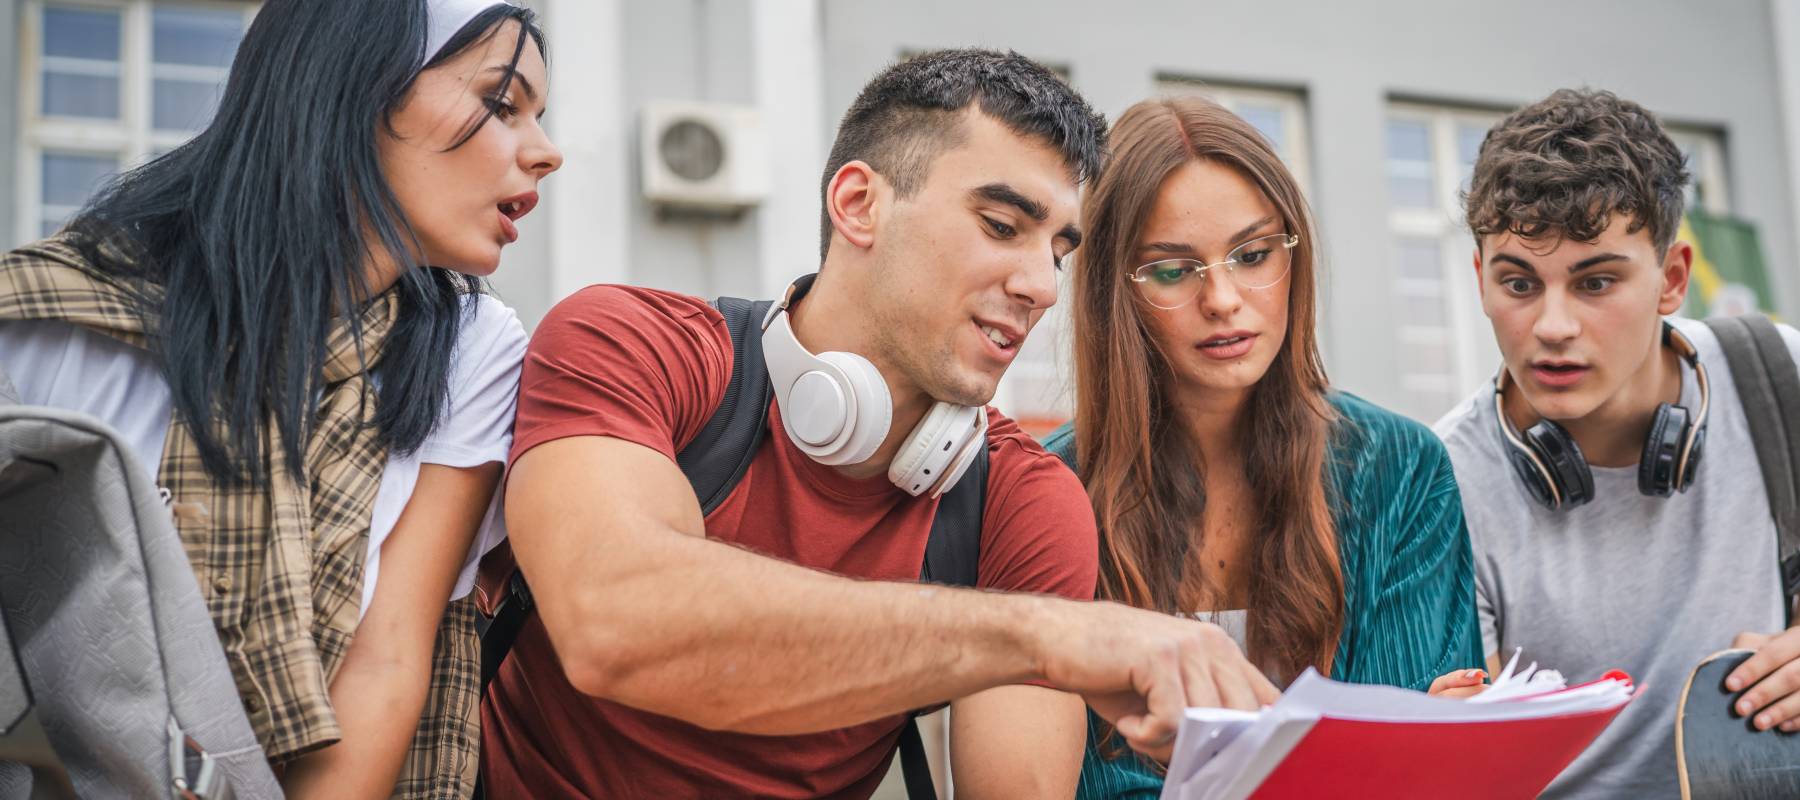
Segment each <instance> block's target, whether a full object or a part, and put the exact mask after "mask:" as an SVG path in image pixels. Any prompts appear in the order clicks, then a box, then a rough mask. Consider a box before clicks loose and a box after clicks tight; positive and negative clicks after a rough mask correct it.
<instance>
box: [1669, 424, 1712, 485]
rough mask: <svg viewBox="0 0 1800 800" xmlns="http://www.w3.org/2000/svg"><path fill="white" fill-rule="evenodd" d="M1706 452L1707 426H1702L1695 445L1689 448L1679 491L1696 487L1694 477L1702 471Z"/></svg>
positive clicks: (1698, 431) (1696, 436) (1682, 470)
mask: <svg viewBox="0 0 1800 800" xmlns="http://www.w3.org/2000/svg"><path fill="white" fill-rule="evenodd" d="M1705 450H1706V426H1705V425H1702V426H1700V430H1697V431H1695V432H1694V444H1693V446H1692V447H1689V448H1688V451H1687V464H1686V465H1684V466H1683V467H1682V468H1681V485H1680V486H1678V487H1676V489H1677V490H1679V491H1683V492H1685V491H1687V490H1688V487H1689V486H1693V485H1694V475H1695V473H1698V472H1699V471H1700V456H1701V454H1702V453H1703V452H1704V451H1705Z"/></svg>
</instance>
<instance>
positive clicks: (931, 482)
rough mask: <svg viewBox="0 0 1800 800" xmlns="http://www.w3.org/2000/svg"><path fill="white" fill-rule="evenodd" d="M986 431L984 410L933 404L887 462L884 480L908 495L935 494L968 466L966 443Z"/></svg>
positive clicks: (978, 439)
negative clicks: (886, 475)
mask: <svg viewBox="0 0 1800 800" xmlns="http://www.w3.org/2000/svg"><path fill="white" fill-rule="evenodd" d="M986 432H987V412H986V410H985V409H982V408H978V407H974V406H959V405H952V404H950V403H942V402H940V403H933V404H932V406H931V410H929V411H927V412H926V413H925V418H924V419H922V420H920V421H919V424H918V426H917V427H915V428H913V431H912V434H911V435H909V436H907V437H906V442H905V443H903V444H901V445H900V452H899V453H897V454H896V455H895V456H894V461H893V463H891V464H889V465H888V480H890V481H893V482H894V485H895V486H898V487H900V488H901V489H904V490H905V491H906V492H907V493H908V494H911V495H914V496H917V495H920V494H923V493H925V492H926V491H930V492H931V494H932V496H933V497H936V496H937V495H939V494H942V493H943V492H944V491H946V490H947V489H949V487H950V486H951V485H952V484H954V483H955V482H956V479H957V478H958V477H960V476H961V475H962V471H963V470H965V469H967V468H968V463H967V462H968V461H972V460H973V459H972V458H970V457H969V456H968V454H969V453H970V452H971V448H970V444H971V443H972V442H977V441H984V440H985V439H986V438H987V436H986Z"/></svg>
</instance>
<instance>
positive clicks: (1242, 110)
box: [1237, 103, 1288, 158]
mask: <svg viewBox="0 0 1800 800" xmlns="http://www.w3.org/2000/svg"><path fill="white" fill-rule="evenodd" d="M1237 114H1238V116H1240V117H1243V118H1244V121H1246V122H1248V123H1250V124H1251V125H1252V126H1254V127H1255V128H1256V130H1257V132H1259V133H1261V134H1262V135H1263V138H1265V139H1268V140H1269V144H1271V145H1273V146H1274V148H1275V154H1276V155H1279V156H1282V157H1283V158H1285V157H1286V156H1287V148H1288V145H1287V136H1286V135H1285V134H1286V133H1287V129H1286V124H1285V122H1286V119H1285V115H1284V114H1282V113H1281V109H1280V108H1278V107H1276V106H1269V105H1260V104H1257V103H1244V104H1242V105H1240V106H1238V108H1237Z"/></svg>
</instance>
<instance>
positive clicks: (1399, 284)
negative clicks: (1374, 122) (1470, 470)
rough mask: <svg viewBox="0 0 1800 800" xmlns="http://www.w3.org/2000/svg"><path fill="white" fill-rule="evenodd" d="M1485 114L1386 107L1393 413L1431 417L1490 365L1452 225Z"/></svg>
mask: <svg viewBox="0 0 1800 800" xmlns="http://www.w3.org/2000/svg"><path fill="white" fill-rule="evenodd" d="M1500 116H1501V115H1500V114H1499V113H1496V112H1488V111H1466V110H1460V109H1448V108H1433V107H1429V106H1416V105H1405V104H1394V105H1392V106H1390V107H1389V112H1388V117H1387V121H1386V125H1387V130H1386V131H1384V136H1383V140H1384V142H1385V147H1386V154H1385V155H1386V160H1387V169H1386V174H1387V189H1388V204H1389V211H1388V217H1389V227H1390V228H1391V230H1392V231H1393V234H1394V250H1393V254H1394V258H1395V259H1396V260H1397V263H1396V265H1395V267H1396V269H1395V270H1394V287H1393V291H1394V309H1395V317H1394V318H1395V323H1396V324H1395V346H1396V352H1395V363H1397V364H1399V365H1400V386H1401V388H1402V389H1403V390H1404V391H1405V393H1406V400H1405V401H1404V406H1403V407H1402V408H1401V409H1400V410H1402V411H1403V412H1405V413H1407V414H1410V415H1412V416H1413V417H1415V418H1417V419H1421V420H1424V421H1426V422H1431V421H1435V420H1436V419H1437V418H1438V417H1439V416H1441V415H1443V413H1444V412H1446V411H1449V410H1450V407H1451V406H1452V405H1454V404H1455V403H1456V401H1457V400H1460V399H1462V397H1463V396H1464V395H1465V394H1467V393H1468V392H1469V391H1470V390H1472V389H1473V387H1475V386H1476V385H1478V384H1479V383H1480V382H1481V381H1482V379H1484V378H1486V377H1487V376H1488V374H1489V373H1491V372H1492V371H1493V370H1494V368H1495V367H1496V366H1497V365H1498V364H1499V362H1500V356H1499V351H1498V350H1496V349H1495V347H1494V344H1493V334H1492V333H1491V329H1490V328H1489V327H1488V326H1487V321H1486V319H1487V318H1486V317H1484V316H1483V315H1482V313H1481V304H1480V301H1479V300H1478V299H1477V297H1476V294H1475V292H1476V287H1475V277H1474V275H1473V270H1472V268H1471V266H1470V262H1469V256H1470V253H1471V252H1472V250H1473V244H1472V240H1471V239H1470V238H1469V233H1468V227H1467V226H1466V225H1464V224H1463V221H1462V193H1463V192H1464V191H1466V190H1467V189H1468V187H1469V178H1470V176H1471V175H1472V174H1473V173H1474V171H1475V156H1476V153H1477V152H1478V151H1479V150H1480V148H1481V140H1482V138H1483V137H1484V136H1486V135H1487V130H1488V128H1490V127H1492V126H1493V124H1494V123H1495V122H1498V121H1499V120H1500Z"/></svg>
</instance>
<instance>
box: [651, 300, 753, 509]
mask: <svg viewBox="0 0 1800 800" xmlns="http://www.w3.org/2000/svg"><path fill="white" fill-rule="evenodd" d="M770 305H771V302H770V301H768V300H760V301H756V302H751V301H749V300H739V299H738V298H735V297H721V298H719V299H717V300H714V301H713V307H714V308H716V309H718V310H719V314H720V315H721V316H723V317H725V327H726V329H727V330H729V331H730V332H731V354H732V358H731V380H730V381H729V382H727V383H726V384H725V397H724V398H723V399H721V400H720V401H719V407H718V409H717V410H715V411H713V415H712V417H711V418H710V419H708V420H707V421H706V427H703V428H701V429H700V433H699V434H698V435H696V436H695V437H694V439H693V441H690V442H688V443H687V446H686V447H683V448H681V452H679V453H676V454H675V464H676V465H677V466H679V467H681V472H682V474H683V475H686V476H687V479H688V483H690V484H693V487H694V497H695V498H697V499H698V500H699V501H700V513H701V514H702V515H706V514H710V513H712V511H713V509H715V508H718V507H719V504H720V503H723V502H725V498H726V497H727V496H729V495H730V494H731V490H732V489H733V488H735V487H736V486H737V484H738V481H740V480H743V478H744V472H745V471H746V470H748V469H750V462H751V461H753V460H755V458H756V450H757V448H758V447H759V446H760V445H761V444H762V437H763V434H764V433H765V432H767V431H768V429H769V419H768V417H769V397H770V395H771V394H772V392H773V389H772V387H771V386H770V385H769V366H768V364H767V363H766V362H764V361H763V350H762V318H763V315H765V314H767V313H768V311H769V306H770Z"/></svg>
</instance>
